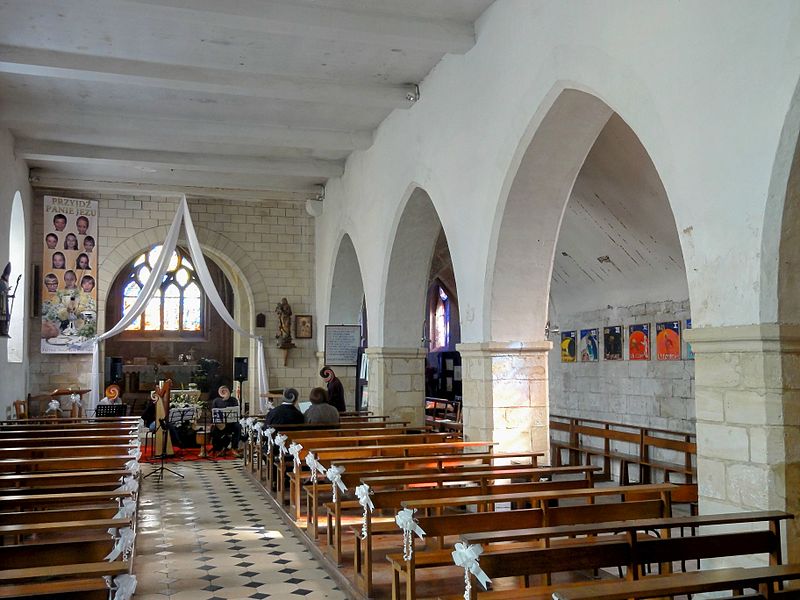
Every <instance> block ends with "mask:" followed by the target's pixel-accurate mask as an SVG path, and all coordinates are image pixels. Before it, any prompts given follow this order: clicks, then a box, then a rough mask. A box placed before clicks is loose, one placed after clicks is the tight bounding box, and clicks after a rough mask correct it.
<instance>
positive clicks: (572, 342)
mask: <svg viewBox="0 0 800 600" xmlns="http://www.w3.org/2000/svg"><path fill="white" fill-rule="evenodd" d="M576 337H577V332H576V331H562V332H561V362H575V356H576V350H577V347H578V344H577V343H576V342H577V340H576V339H575V338H576Z"/></svg>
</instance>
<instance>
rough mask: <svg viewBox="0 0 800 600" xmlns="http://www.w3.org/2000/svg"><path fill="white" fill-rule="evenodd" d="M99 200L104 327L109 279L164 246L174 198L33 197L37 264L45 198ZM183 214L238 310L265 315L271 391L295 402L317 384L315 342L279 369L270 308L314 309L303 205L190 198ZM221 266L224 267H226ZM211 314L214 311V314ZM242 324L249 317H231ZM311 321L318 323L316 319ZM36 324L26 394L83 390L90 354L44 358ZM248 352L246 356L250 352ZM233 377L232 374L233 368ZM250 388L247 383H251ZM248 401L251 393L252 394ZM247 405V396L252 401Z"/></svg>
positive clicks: (304, 344)
mask: <svg viewBox="0 0 800 600" xmlns="http://www.w3.org/2000/svg"><path fill="white" fill-rule="evenodd" d="M46 194H47V195H59V196H65V197H73V198H88V199H97V200H98V201H99V217H98V229H99V231H98V234H99V239H98V253H99V259H100V267H99V274H98V294H99V296H98V297H99V303H98V309H99V311H98V312H99V314H98V320H99V323H101V324H104V323H105V299H106V295H107V294H108V290H109V288H110V286H111V283H112V282H113V280H114V278H115V276H116V275H117V273H118V272H119V270H120V269H121V268H123V267H124V266H125V265H126V264H127V263H128V261H130V260H131V259H132V258H133V257H134V256H135V255H136V254H137V253H139V252H141V251H142V250H143V249H144V248H146V247H149V246H150V245H152V244H157V243H159V242H161V241H163V239H164V234H165V232H166V229H167V227H168V226H169V224H170V223H171V221H172V219H173V217H174V215H175V210H176V208H177V202H178V198H177V197H175V196H140V195H117V194H106V193H96V192H92V191H91V190H87V191H85V192H83V191H81V192H79V191H64V190H49V191H46V192H45V191H41V190H40V191H38V192H37V193H36V196H35V198H34V202H33V210H32V221H33V227H32V234H31V240H32V242H31V248H30V252H31V254H30V256H31V257H32V262H33V263H41V251H42V249H41V243H42V242H41V240H42V232H43V217H42V203H43V197H44V195H46ZM189 207H190V211H191V214H192V219H193V221H194V225H195V228H196V230H197V235H198V238H199V240H200V243H201V244H202V245H203V246H204V248H206V249H207V250H208V251H209V252H211V253H213V256H214V259H215V261H216V262H217V263H218V264H220V266H221V267H222V268H223V270H225V271H226V272H227V273H228V275H229V279H231V278H232V279H233V280H232V281H231V285H232V286H233V288H234V294H242V295H243V296H244V297H240V300H243V301H244V302H243V307H244V308H243V310H247V311H250V310H251V308H252V314H253V315H255V314H258V313H264V314H265V315H267V327H266V328H263V329H257V330H256V333H258V334H261V335H263V336H264V340H265V348H266V352H267V368H268V371H269V384H270V387H272V388H276V387H283V386H292V387H295V388H297V389H298V391H299V392H300V394H301V397H304V398H305V397H307V396H308V392H309V391H310V390H311V388H312V387H315V386H317V385H320V383H321V380H320V378H319V369H318V367H317V358H316V347H315V341H314V339H308V340H306V339H303V340H295V344H296V346H297V347H296V348H293V349H292V350H291V351H290V352H289V356H288V360H287V363H286V365H284V359H283V355H282V353H281V351H280V350H278V349H277V348H276V346H275V340H274V335H275V333H276V331H277V318H276V317H275V315H274V312H273V311H274V309H275V306H276V305H277V304H278V302H280V300H281V298H283V297H286V298H288V300H289V303H290V304H291V306H292V309H293V312H294V313H295V314H312V313H313V308H314V306H315V304H314V287H313V286H314V283H313V273H314V223H313V217H311V216H309V215H308V214H307V213H306V211H305V208H304V206H303V205H302V204H297V203H291V202H279V201H261V202H253V201H241V202H232V201H224V202H222V201H217V200H213V199H191V200H189ZM225 263H227V264H225ZM212 310H213V309H212ZM236 316H237V318H239V317H242V319H244V321H247V325H246V326H245V329H250V324H249V320H250V319H251V314H246V315H236ZM315 322H316V323H318V321H317V320H316V319H315ZM40 330H41V327H40V324H39V322H38V317H37V318H34V319H33V320H32V323H31V338H30V342H31V343H30V353H29V354H30V356H29V358H30V384H29V388H30V390H29V391H31V392H33V393H36V392H39V391H43V390H51V389H53V388H55V387H59V386H66V385H72V386H76V385H80V386H85V385H88V384H89V378H90V371H91V356H90V355H73V356H66V355H46V356H43V355H42V354H41V352H40V351H39V335H40ZM251 352H252V353H251ZM234 354H235V355H240V356H244V355H248V354H250V356H251V359H250V360H251V362H252V361H253V360H254V359H255V345H254V344H250V343H249V342H248V341H246V340H244V341H240V343H239V345H238V346H236V345H235V346H234ZM231 371H232V368H231ZM251 384H252V382H251ZM251 394H252V390H251ZM250 399H252V395H251V396H250Z"/></svg>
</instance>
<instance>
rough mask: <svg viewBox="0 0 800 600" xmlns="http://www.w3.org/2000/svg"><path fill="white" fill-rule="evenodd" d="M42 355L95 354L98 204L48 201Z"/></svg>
mask: <svg viewBox="0 0 800 600" xmlns="http://www.w3.org/2000/svg"><path fill="white" fill-rule="evenodd" d="M43 229H44V239H43V240H42V244H43V256H42V282H41V285H42V342H41V350H42V354H90V353H91V352H92V345H91V344H89V343H87V340H88V339H90V338H92V337H93V336H94V335H95V333H96V332H97V264H98V261H97V200H80V199H77V198H60V197H58V196H45V197H44V228H43Z"/></svg>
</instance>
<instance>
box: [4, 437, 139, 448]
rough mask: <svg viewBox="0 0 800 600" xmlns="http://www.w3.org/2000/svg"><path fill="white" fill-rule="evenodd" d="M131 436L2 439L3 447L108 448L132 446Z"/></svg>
mask: <svg viewBox="0 0 800 600" xmlns="http://www.w3.org/2000/svg"><path fill="white" fill-rule="evenodd" d="M132 439H134V438H132V437H131V436H130V435H124V434H123V435H87V436H72V437H62V436H52V437H48V436H35V437H34V436H28V437H13V438H5V437H0V443H2V445H3V447H35V446H40V447H41V446H46V445H56V444H57V445H58V446H60V447H64V446H108V445H115V444H125V445H128V446H130V445H131V440H132Z"/></svg>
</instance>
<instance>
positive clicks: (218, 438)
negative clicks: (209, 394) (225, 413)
mask: <svg viewBox="0 0 800 600" xmlns="http://www.w3.org/2000/svg"><path fill="white" fill-rule="evenodd" d="M217 394H219V396H218V397H217V398H214V400H213V401H212V402H211V408H212V409H214V408H229V407H232V406H236V407H238V406H239V400H237V399H236V398H235V397H234V396H231V390H230V388H229V387H228V386H227V385H221V386H219V389H218V390H217ZM214 425H215V426H214V428H213V429H212V430H211V448H212V450H211V451H212V452H216V453H220V452H224V451H225V450H226V448H227V446H228V441H229V440H230V445H231V449H232V450H233V453H234V455H236V456H237V457H241V456H242V453H241V452H240V451H239V440H240V439H241V437H242V426H241V425H239V421H238V420H236V419H234V420H233V421H232V422H230V423H215V424H214Z"/></svg>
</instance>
